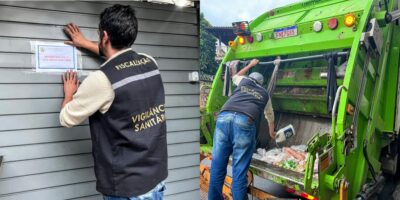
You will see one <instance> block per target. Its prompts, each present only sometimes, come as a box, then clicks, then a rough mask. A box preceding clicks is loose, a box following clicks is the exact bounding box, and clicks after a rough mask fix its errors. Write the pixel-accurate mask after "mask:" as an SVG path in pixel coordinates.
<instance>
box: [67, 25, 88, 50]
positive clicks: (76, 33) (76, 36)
mask: <svg viewBox="0 0 400 200" xmlns="http://www.w3.org/2000/svg"><path fill="white" fill-rule="evenodd" d="M64 32H65V33H66V34H67V35H68V36H69V38H71V40H68V41H65V44H69V45H73V46H76V47H83V48H85V46H86V45H87V43H88V42H89V41H88V40H87V39H86V38H85V36H83V34H82V32H81V30H80V29H79V27H78V26H77V25H76V24H74V23H69V24H68V25H67V26H66V27H65V28H64Z"/></svg>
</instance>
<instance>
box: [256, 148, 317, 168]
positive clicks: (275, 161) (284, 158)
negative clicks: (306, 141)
mask: <svg viewBox="0 0 400 200" xmlns="http://www.w3.org/2000/svg"><path fill="white" fill-rule="evenodd" d="M306 150H307V146H306V145H293V146H290V147H282V148H279V147H277V148H273V149H269V150H266V149H263V148H259V149H257V153H254V154H253V158H254V159H258V160H261V161H264V162H266V163H268V164H272V165H274V166H277V167H282V168H285V169H289V170H292V171H296V172H301V173H303V172H304V171H305V168H306V162H307V157H308V154H307V152H306ZM317 166H318V165H317V163H316V165H315V166H314V172H317V171H318V167H317Z"/></svg>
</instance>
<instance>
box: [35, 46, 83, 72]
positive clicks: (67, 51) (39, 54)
mask: <svg viewBox="0 0 400 200" xmlns="http://www.w3.org/2000/svg"><path fill="white" fill-rule="evenodd" d="M34 47H35V62H36V71H37V72H66V71H68V70H73V71H76V70H77V69H78V56H77V50H76V48H75V47H73V46H70V45H66V44H64V43H59V42H57V43H56V42H36V43H35V45H34Z"/></svg>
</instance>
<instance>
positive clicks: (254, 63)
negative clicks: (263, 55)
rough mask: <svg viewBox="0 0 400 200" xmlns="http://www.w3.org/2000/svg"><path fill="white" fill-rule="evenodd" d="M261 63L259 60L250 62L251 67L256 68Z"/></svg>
mask: <svg viewBox="0 0 400 200" xmlns="http://www.w3.org/2000/svg"><path fill="white" fill-rule="evenodd" d="M259 62H260V61H259V60H257V59H253V60H251V61H250V63H249V65H251V66H253V67H254V66H256V65H257V64H258V63H259Z"/></svg>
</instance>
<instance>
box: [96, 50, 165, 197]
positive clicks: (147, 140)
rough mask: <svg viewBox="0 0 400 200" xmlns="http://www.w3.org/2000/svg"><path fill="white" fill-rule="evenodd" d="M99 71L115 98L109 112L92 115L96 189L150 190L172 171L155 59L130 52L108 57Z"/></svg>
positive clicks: (111, 191) (109, 191)
mask: <svg viewBox="0 0 400 200" xmlns="http://www.w3.org/2000/svg"><path fill="white" fill-rule="evenodd" d="M100 70H101V71H102V72H103V73H104V74H105V75H106V77H107V78H108V80H109V81H110V83H111V86H112V88H113V90H114V93H115V97H114V100H113V102H112V104H111V106H110V108H109V110H108V111H107V112H106V113H100V112H97V113H95V114H94V115H92V116H91V117H90V118H89V120H90V127H91V133H92V140H93V152H94V160H95V172H96V176H97V179H98V181H97V189H98V190H99V191H100V192H101V193H103V194H107V195H114V196H133V195H140V194H143V193H146V192H148V191H149V190H151V189H152V188H154V187H155V186H156V185H157V184H158V183H159V182H160V181H162V180H164V179H165V178H166V177H167V173H168V172H167V157H168V156H167V143H166V124H165V110H164V104H165V94H164V87H163V84H162V80H161V76H160V73H159V71H158V68H157V65H156V63H155V61H154V60H153V59H152V58H151V57H147V56H145V55H140V54H137V53H136V52H133V51H132V50H129V51H126V52H124V53H122V54H120V55H118V56H116V57H114V58H113V59H111V60H109V61H108V62H107V63H105V64H104V65H103V66H102V68H101V69H100ZM143 179H146V181H143ZM139 182H140V183H141V184H137V183H139Z"/></svg>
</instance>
